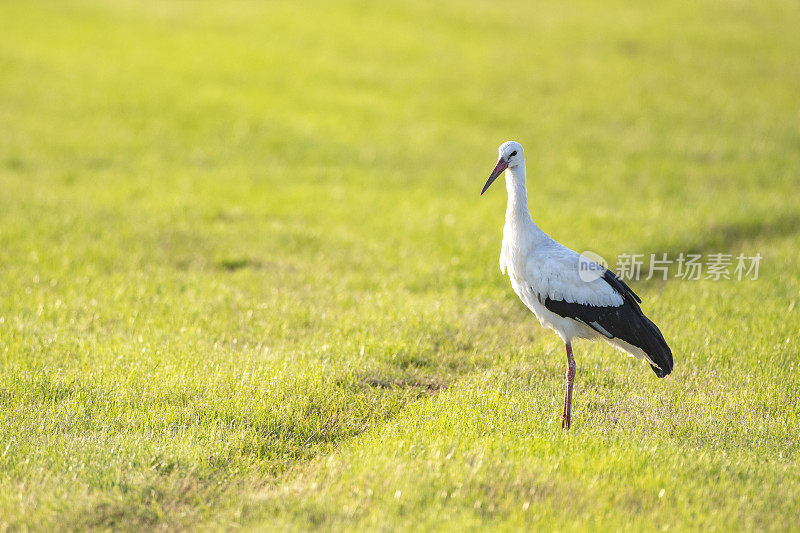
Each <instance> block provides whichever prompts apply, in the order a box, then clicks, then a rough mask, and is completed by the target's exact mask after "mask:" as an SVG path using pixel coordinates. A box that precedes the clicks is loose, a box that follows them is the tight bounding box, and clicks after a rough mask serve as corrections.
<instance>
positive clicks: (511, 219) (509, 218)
mask: <svg viewBox="0 0 800 533" xmlns="http://www.w3.org/2000/svg"><path fill="white" fill-rule="evenodd" d="M506 189H508V206H507V207H506V223H507V224H511V225H512V226H522V225H527V224H529V223H533V220H532V219H531V213H530V211H529V210H528V191H527V186H526V184H525V164H524V163H523V164H521V165H517V166H515V167H513V168H508V169H506Z"/></svg>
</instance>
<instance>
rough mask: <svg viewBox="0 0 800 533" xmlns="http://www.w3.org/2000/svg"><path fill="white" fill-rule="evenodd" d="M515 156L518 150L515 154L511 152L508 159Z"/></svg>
mask: <svg viewBox="0 0 800 533" xmlns="http://www.w3.org/2000/svg"><path fill="white" fill-rule="evenodd" d="M515 155H517V151H516V150H514V151H513V152H511V154H509V156H508V157H514V156H515Z"/></svg>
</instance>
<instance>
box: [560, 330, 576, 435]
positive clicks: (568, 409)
mask: <svg viewBox="0 0 800 533" xmlns="http://www.w3.org/2000/svg"><path fill="white" fill-rule="evenodd" d="M566 346H567V376H566V377H567V391H566V393H565V394H564V418H563V420H562V421H561V427H562V428H564V429H569V425H570V422H571V421H572V383H573V382H574V381H575V358H573V357H572V345H571V344H570V343H567V345H566Z"/></svg>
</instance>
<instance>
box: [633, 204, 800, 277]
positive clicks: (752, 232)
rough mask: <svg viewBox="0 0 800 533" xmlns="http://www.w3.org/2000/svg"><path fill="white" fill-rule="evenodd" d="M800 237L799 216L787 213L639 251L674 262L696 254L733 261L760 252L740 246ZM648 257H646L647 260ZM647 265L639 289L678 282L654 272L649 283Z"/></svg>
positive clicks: (722, 226) (711, 228)
mask: <svg viewBox="0 0 800 533" xmlns="http://www.w3.org/2000/svg"><path fill="white" fill-rule="evenodd" d="M799 233H800V212H797V211H789V212H783V213H776V214H774V215H771V216H769V217H764V218H760V219H747V220H740V221H726V222H721V223H715V224H711V225H709V226H708V227H707V228H706V229H705V230H704V231H703V232H702V233H695V234H694V235H692V236H691V237H688V238H686V239H685V240H683V241H681V242H675V241H672V242H669V241H667V242H664V243H662V244H655V245H648V246H646V247H642V248H641V249H651V250H654V253H655V254H656V258H657V259H658V257H659V256H660V254H663V253H666V254H667V258H668V259H670V260H672V261H674V260H676V259H677V258H678V257H679V256H680V255H681V254H684V255H688V254H699V255H702V256H704V257H703V260H705V259H707V257H706V256H707V255H709V254H717V253H720V254H731V257H732V260H733V261H734V266H735V260H736V256H737V255H738V254H740V253H744V254H745V256H748V257H750V256H755V255H756V253H759V252H760V250H757V249H754V248H751V249H742V246H743V245H745V244H747V243H751V242H752V241H756V240H767V239H779V238H783V237H789V236H792V235H797V234H799ZM648 257H649V256H646V257H645V259H647V258H648ZM650 275H651V269H650V265H649V264H648V262H647V261H645V264H644V265H642V270H641V275H640V278H639V281H638V282H637V284H638V285H646V286H663V285H666V284H668V283H670V282H675V281H681V280H680V279H679V278H676V277H674V274H670V275H669V276H667V279H663V276H662V274H661V272H660V271H659V272H656V273H654V275H653V278H652V279H647V278H648V277H649V276H650Z"/></svg>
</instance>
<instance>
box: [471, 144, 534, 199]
mask: <svg viewBox="0 0 800 533" xmlns="http://www.w3.org/2000/svg"><path fill="white" fill-rule="evenodd" d="M497 154H498V155H499V158H498V160H497V165H496V166H495V167H494V170H492V173H491V175H490V176H489V179H488V180H486V185H484V186H483V190H482V191H481V194H483V193H485V192H486V189H488V188H489V185H491V184H492V182H494V180H496V179H497V176H499V175H500V174H502V172H503V171H504V170H505V169H507V168H514V167H516V166H519V165H521V164H523V163H524V162H525V152H524V151H523V150H522V145H521V144H519V143H518V142H516V141H506V142H504V143H503V144H501V145H500V148H498V149H497Z"/></svg>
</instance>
